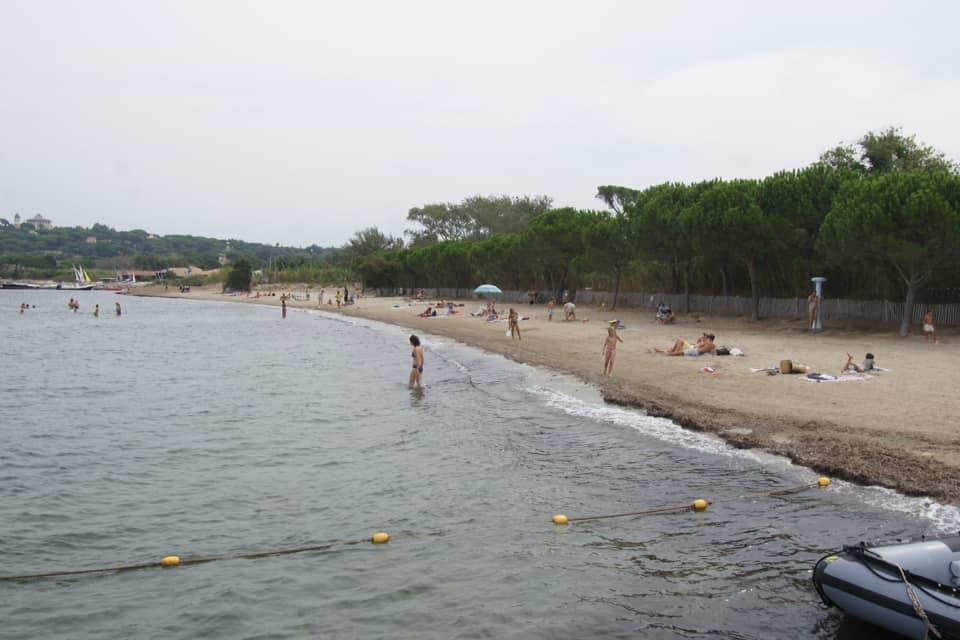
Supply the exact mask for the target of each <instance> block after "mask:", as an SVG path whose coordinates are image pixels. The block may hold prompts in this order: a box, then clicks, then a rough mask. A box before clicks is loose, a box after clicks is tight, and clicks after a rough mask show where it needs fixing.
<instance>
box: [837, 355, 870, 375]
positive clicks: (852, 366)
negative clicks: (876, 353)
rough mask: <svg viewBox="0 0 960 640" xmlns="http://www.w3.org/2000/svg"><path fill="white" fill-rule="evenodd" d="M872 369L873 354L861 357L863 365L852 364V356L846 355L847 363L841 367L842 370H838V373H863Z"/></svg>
mask: <svg viewBox="0 0 960 640" xmlns="http://www.w3.org/2000/svg"><path fill="white" fill-rule="evenodd" d="M873 368H874V360H873V354H872V353H868V354H867V355H865V356H864V357H863V365H862V366H861V365H857V364H855V363H854V362H853V356H852V355H850V354H849V353H847V362H846V364H844V365H843V369H841V370H840V373H846V372H847V371H855V372H856V373H864V372H866V371H870V370H872V369H873Z"/></svg>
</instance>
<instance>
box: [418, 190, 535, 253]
mask: <svg viewBox="0 0 960 640" xmlns="http://www.w3.org/2000/svg"><path fill="white" fill-rule="evenodd" d="M552 202H553V201H552V200H551V199H550V198H549V197H547V196H533V197H531V196H523V197H520V198H511V197H510V196H472V197H469V198H464V200H463V202H461V203H459V204H454V203H451V202H448V203H435V204H428V205H425V206H423V207H414V208H413V209H410V211H409V213H408V214H407V220H408V221H410V222H414V223H416V224H417V225H418V226H417V227H415V228H413V229H408V230H406V231H405V232H404V234H405V235H406V236H407V237H409V238H410V242H411V244H412V245H413V246H426V245H428V244H432V243H436V242H444V241H447V240H483V239H485V238H489V237H491V236H495V235H497V234H501V233H519V232H521V231H523V230H524V229H525V228H526V227H527V226H528V225H529V224H530V222H531V221H532V220H533V219H534V218H536V217H537V216H539V215H541V214H543V213H545V212H546V211H549V210H550V208H551V206H552Z"/></svg>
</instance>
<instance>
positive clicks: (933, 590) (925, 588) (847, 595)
mask: <svg viewBox="0 0 960 640" xmlns="http://www.w3.org/2000/svg"><path fill="white" fill-rule="evenodd" d="M813 584H814V586H815V587H816V589H817V593H819V594H820V598H821V599H822V600H823V602H824V604H826V605H827V606H835V607H837V608H839V609H841V610H842V611H843V612H844V613H845V614H847V615H848V616H851V617H853V618H857V619H859V620H863V621H865V622H868V623H870V624H873V625H876V626H878V627H882V628H884V629H888V630H890V631H893V632H894V633H899V634H900V635H903V636H905V637H907V638H917V639H918V640H919V639H922V638H926V637H928V636H927V634H928V631H929V630H930V629H931V627H932V628H935V629H936V630H937V631H938V632H939V634H940V635H939V636H937V635H935V634H934V633H933V632H932V631H930V632H929V637H931V638H934V637H941V638H955V639H960V535H958V536H953V537H949V538H939V539H933V540H922V541H920V542H908V543H903V544H891V545H883V546H869V545H867V544H865V543H863V542H861V543H860V544H858V545H855V546H847V547H844V548H843V549H842V550H841V551H838V552H836V553H832V554H830V555H828V556H824V557H823V558H820V560H818V561H817V564H816V565H815V566H814V569H813Z"/></svg>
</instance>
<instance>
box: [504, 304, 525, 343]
mask: <svg viewBox="0 0 960 640" xmlns="http://www.w3.org/2000/svg"><path fill="white" fill-rule="evenodd" d="M507 318H508V321H507V324H508V325H509V326H510V339H511V340H513V336H514V334H516V336H517V340H522V338H521V337H520V314H519V313H517V312H516V310H515V309H514V308H513V307H510V315H509V316H507Z"/></svg>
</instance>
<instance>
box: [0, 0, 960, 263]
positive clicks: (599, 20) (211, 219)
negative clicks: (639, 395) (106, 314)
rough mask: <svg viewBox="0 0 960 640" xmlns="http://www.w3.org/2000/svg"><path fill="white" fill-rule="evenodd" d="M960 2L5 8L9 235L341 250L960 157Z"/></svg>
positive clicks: (2, 138) (0, 208)
mask: <svg viewBox="0 0 960 640" xmlns="http://www.w3.org/2000/svg"><path fill="white" fill-rule="evenodd" d="M957 24H960V3H956V2H952V1H944V2H922V1H913V2H877V1H871V2H835V1H831V2H811V1H807V0H804V1H795V2H790V3H788V2H770V1H769V0H766V1H758V2H729V1H727V2H677V1H670V2H663V1H661V2H638V1H628V0H624V1H621V2H616V1H606V2H605V1H602V0H592V1H583V2H572V1H565V0H544V1H542V2H523V1H518V0H509V1H505V2H499V1H496V0H485V1H484V2H469V3H468V2H456V1H454V0H437V1H425V2H415V1H411V0H402V1H401V0H387V1H383V2H362V1H351V2H333V1H330V2H321V1H319V0H317V1H312V2H306V1H304V2H295V1H283V0H277V1H268V0H262V1H260V2H239V1H235V0H229V1H228V0H223V1H222V2H204V1H199V0H188V1H170V0H165V1H163V2H140V1H136V0H117V1H106V0H105V1H99V2H98V1H96V0H90V1H84V2H80V1H76V2H49V1H44V0H22V1H20V0H2V2H0V217H5V218H7V219H10V220H12V218H13V215H14V213H15V212H19V213H20V214H21V216H23V217H24V218H26V217H30V216H33V215H34V214H35V213H42V214H43V215H45V216H46V217H48V218H51V219H52V220H53V222H54V224H55V225H58V226H74V225H81V226H90V225H92V224H93V223H95V222H100V223H103V224H107V225H109V226H112V227H115V228H117V229H120V230H127V229H137V228H139V229H146V230H148V231H151V232H154V233H158V234H162V235H166V234H193V235H203V236H213V237H218V238H239V239H242V240H248V241H254V242H267V243H276V242H279V243H281V244H284V245H293V246H307V245H310V244H319V245H321V246H333V245H341V244H343V243H344V242H346V241H347V239H348V238H350V237H351V236H352V235H353V233H354V232H355V231H357V230H359V229H361V228H364V227H368V226H378V227H379V228H380V229H381V230H383V231H385V232H387V233H390V234H393V235H401V234H402V233H403V231H404V229H406V228H408V227H409V225H408V223H407V221H406V214H407V211H408V210H409V209H410V208H411V207H414V206H421V205H423V204H426V203H430V202H451V201H452V202H459V201H460V200H462V199H463V198H465V197H467V196H471V195H475V194H483V195H491V194H507V195H511V196H522V195H548V196H551V197H552V198H553V199H554V205H555V206H575V207H580V208H601V207H602V203H601V202H600V201H599V200H596V199H595V198H594V194H595V193H596V187H597V186H598V185H601V184H620V185H625V186H631V187H638V188H642V187H645V186H649V185H651V184H656V183H660V182H664V181H668V180H670V181H693V180H700V179H706V178H712V177H762V176H765V175H768V174H770V173H773V172H775V171H777V170H780V169H785V168H797V167H802V166H805V165H807V164H809V163H811V162H813V161H814V160H816V158H817V157H818V155H819V154H820V153H821V152H822V151H823V150H825V149H826V148H828V147H831V146H833V145H836V144H837V143H839V142H841V141H847V142H850V141H854V140H855V139H856V138H858V137H859V136H860V135H862V134H863V133H865V132H866V131H868V130H876V129H880V128H885V127H887V126H890V125H894V126H901V127H902V128H903V131H904V133H907V134H916V135H917V138H918V140H920V141H921V142H924V143H927V144H930V145H932V146H934V147H936V148H938V149H940V150H942V151H944V152H946V153H947V155H948V156H950V157H951V158H953V159H958V158H960V123H958V117H957V113H958V112H960V64H958V60H960V45H958V42H960V38H958V37H957V36H956V27H957Z"/></svg>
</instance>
